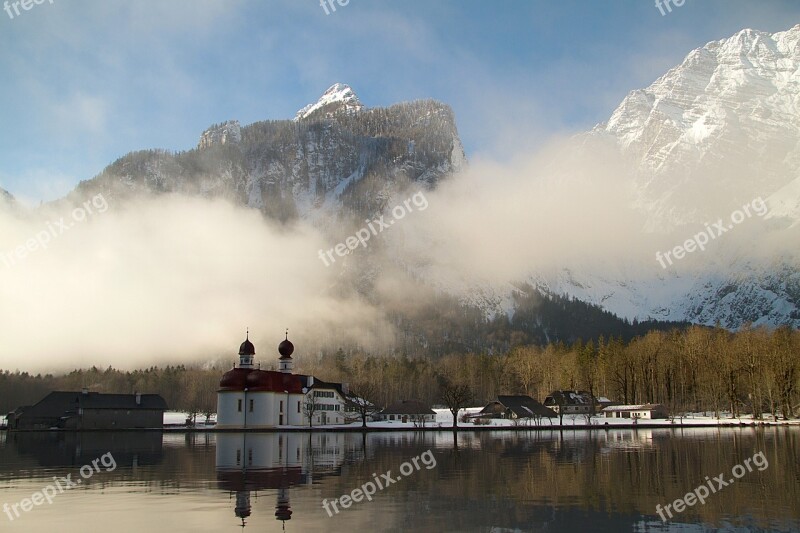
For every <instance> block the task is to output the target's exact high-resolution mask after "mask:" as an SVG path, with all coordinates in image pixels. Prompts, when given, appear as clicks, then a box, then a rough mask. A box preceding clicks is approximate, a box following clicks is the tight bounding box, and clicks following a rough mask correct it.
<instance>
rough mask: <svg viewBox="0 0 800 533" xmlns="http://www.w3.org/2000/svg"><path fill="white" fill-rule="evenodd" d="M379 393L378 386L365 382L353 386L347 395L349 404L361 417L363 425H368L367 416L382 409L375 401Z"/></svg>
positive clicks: (346, 399)
mask: <svg viewBox="0 0 800 533" xmlns="http://www.w3.org/2000/svg"><path fill="white" fill-rule="evenodd" d="M377 395H378V387H377V386H375V385H374V384H372V383H366V382H365V383H361V384H359V385H356V386H355V387H351V388H350V391H349V392H348V393H347V395H346V396H345V402H346V403H347V405H348V406H349V407H350V408H352V409H353V410H355V412H357V413H358V415H359V417H360V418H361V427H367V418H369V417H370V416H372V415H374V414H375V413H377V412H379V411H380V407H378V406H377V405H375V404H374V403H373V400H374V399H375V397H376V396H377Z"/></svg>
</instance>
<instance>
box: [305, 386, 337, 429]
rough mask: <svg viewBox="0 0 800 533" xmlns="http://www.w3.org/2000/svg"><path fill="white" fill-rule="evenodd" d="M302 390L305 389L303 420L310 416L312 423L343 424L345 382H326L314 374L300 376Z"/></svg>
mask: <svg viewBox="0 0 800 533" xmlns="http://www.w3.org/2000/svg"><path fill="white" fill-rule="evenodd" d="M300 381H301V383H302V384H303V390H305V391H307V398H306V401H305V404H304V408H303V411H304V414H305V415H306V416H305V421H306V423H308V416H311V417H312V419H313V420H312V423H313V424H314V425H323V426H324V425H326V424H344V423H346V421H347V420H346V418H345V416H346V413H345V411H346V410H347V394H348V389H347V384H343V383H328V382H326V381H322V380H321V379H316V378H315V377H314V376H303V375H301V376H300ZM309 425H310V424H309Z"/></svg>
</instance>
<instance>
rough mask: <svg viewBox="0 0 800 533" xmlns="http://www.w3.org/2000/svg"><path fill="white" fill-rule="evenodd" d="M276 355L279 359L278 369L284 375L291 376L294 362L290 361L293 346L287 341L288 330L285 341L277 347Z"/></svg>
mask: <svg viewBox="0 0 800 533" xmlns="http://www.w3.org/2000/svg"><path fill="white" fill-rule="evenodd" d="M278 353H280V354H281V358H280V359H279V360H278V369H279V370H280V371H281V372H282V373H284V374H291V373H292V370H294V361H292V354H293V353H294V344H292V343H291V341H290V340H289V330H288V329H287V330H286V340H284V341H283V342H281V343H280V344H279V345H278Z"/></svg>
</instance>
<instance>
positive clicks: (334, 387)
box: [217, 332, 346, 429]
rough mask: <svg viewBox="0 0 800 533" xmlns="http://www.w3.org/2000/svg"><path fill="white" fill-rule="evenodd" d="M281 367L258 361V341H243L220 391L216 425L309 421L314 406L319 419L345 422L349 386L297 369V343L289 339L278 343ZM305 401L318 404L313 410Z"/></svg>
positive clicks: (239, 426) (256, 425) (241, 426)
mask: <svg viewBox="0 0 800 533" xmlns="http://www.w3.org/2000/svg"><path fill="white" fill-rule="evenodd" d="M278 352H279V353H280V358H279V359H278V368H279V371H277V372H276V371H272V370H261V369H260V368H256V367H255V366H254V358H255V354H256V349H255V346H254V345H253V343H252V342H250V335H249V332H248V335H247V339H246V340H245V341H244V342H243V343H242V345H241V346H240V347H239V366H238V367H237V366H235V365H234V367H233V368H232V369H231V370H229V371H227V372H226V373H225V375H223V376H222V379H221V380H220V382H219V390H218V392H217V427H218V428H221V429H245V428H247V429H260V428H274V427H277V426H307V425H309V423H308V416H307V414H308V413H309V412H312V414H313V421H314V423H315V424H321V425H323V424H342V423H344V422H345V419H344V404H345V402H344V395H345V394H346V392H344V388H343V386H342V385H341V384H339V383H325V382H322V381H319V380H316V379H314V377H313V376H304V375H300V374H293V373H292V370H293V366H294V362H293V361H292V353H294V345H293V344H292V343H291V342H290V341H289V337H288V334H287V336H286V339H285V340H284V341H283V342H281V343H280V345H279V346H278ZM306 404H312V405H315V408H314V409H312V410H311V411H309V409H308V408H307V407H306Z"/></svg>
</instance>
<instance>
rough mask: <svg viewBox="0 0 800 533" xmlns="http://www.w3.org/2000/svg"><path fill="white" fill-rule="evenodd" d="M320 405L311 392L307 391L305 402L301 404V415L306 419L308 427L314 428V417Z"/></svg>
mask: <svg viewBox="0 0 800 533" xmlns="http://www.w3.org/2000/svg"><path fill="white" fill-rule="evenodd" d="M320 407H321V405H320V404H319V403H318V402H317V396H316V395H315V394H314V391H313V390H310V391H308V394H306V400H305V402H303V414H304V415H305V416H307V417H308V427H310V428H313V427H314V415H315V414H316V412H317V411H319V410H320Z"/></svg>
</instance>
